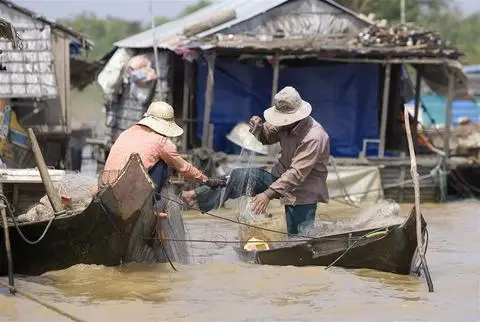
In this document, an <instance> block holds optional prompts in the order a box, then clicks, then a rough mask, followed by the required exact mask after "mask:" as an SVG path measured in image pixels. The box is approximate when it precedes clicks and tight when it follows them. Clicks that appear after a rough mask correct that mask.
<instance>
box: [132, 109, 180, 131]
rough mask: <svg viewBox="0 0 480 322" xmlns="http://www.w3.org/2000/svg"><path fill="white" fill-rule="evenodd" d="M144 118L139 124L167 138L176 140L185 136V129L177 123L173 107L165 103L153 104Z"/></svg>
mask: <svg viewBox="0 0 480 322" xmlns="http://www.w3.org/2000/svg"><path fill="white" fill-rule="evenodd" d="M143 116H144V118H143V119H141V120H140V121H138V122H137V124H140V125H144V126H146V127H148V128H150V129H152V130H153V131H155V132H157V133H159V134H161V135H164V136H166V137H170V138H174V137H178V136H180V135H182V134H183V129H182V128H181V127H180V126H178V125H177V123H175V116H174V111H173V107H172V106H170V104H167V103H165V102H152V103H151V104H150V106H149V107H148V110H147V112H146V113H145V114H144V115H143Z"/></svg>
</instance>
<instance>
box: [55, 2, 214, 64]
mask: <svg viewBox="0 0 480 322" xmlns="http://www.w3.org/2000/svg"><path fill="white" fill-rule="evenodd" d="M210 4H211V1H208V0H199V1H197V2H196V3H194V4H192V5H189V6H186V7H185V8H184V9H183V10H182V11H181V12H180V13H179V14H178V15H177V16H176V17H174V18H173V19H177V18H181V17H183V16H186V15H189V14H191V13H193V12H195V11H197V10H200V9H202V8H204V7H206V6H208V5H210ZM171 20H172V18H168V17H164V16H158V17H155V25H156V26H159V25H162V24H165V23H167V22H170V21H171ZM61 23H63V24H65V25H67V26H69V27H72V28H73V29H75V30H76V31H79V32H81V33H84V34H86V35H87V36H89V37H90V38H91V39H92V40H93V42H94V43H95V48H94V49H93V51H92V53H91V56H92V58H94V59H98V58H101V57H102V56H103V55H105V54H106V53H107V52H109V51H110V50H111V49H112V45H113V43H115V42H117V41H119V40H122V39H125V38H127V37H129V36H132V35H135V34H138V33H140V32H142V31H144V30H147V29H150V28H151V22H150V21H129V20H125V19H121V18H115V17H107V18H100V17H97V16H96V15H95V14H94V13H91V12H82V13H80V14H79V15H77V16H75V17H73V18H72V19H68V20H63V21H61Z"/></svg>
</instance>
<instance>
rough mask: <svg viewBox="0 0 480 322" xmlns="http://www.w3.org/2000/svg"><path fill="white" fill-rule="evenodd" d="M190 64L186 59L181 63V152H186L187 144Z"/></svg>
mask: <svg viewBox="0 0 480 322" xmlns="http://www.w3.org/2000/svg"><path fill="white" fill-rule="evenodd" d="M190 64H191V63H189V62H188V61H187V60H185V61H184V64H183V66H184V67H183V68H184V71H183V107H182V124H183V136H182V150H181V151H182V153H186V152H187V144H188V134H189V133H188V129H189V124H190V123H189V121H188V117H189V115H188V110H189V109H188V108H189V103H190V100H189V98H190V86H189V85H190V77H191V76H190V74H191V73H190Z"/></svg>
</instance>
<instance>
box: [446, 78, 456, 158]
mask: <svg viewBox="0 0 480 322" xmlns="http://www.w3.org/2000/svg"><path fill="white" fill-rule="evenodd" d="M454 96H455V75H454V74H453V72H451V71H449V73H448V97H447V108H446V109H445V114H446V115H445V136H444V143H443V151H444V152H445V158H447V159H448V157H449V156H450V130H451V127H452V102H453V97H454Z"/></svg>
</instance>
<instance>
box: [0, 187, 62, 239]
mask: <svg viewBox="0 0 480 322" xmlns="http://www.w3.org/2000/svg"><path fill="white" fill-rule="evenodd" d="M0 199H2V200H3V201H4V202H5V204H6V205H7V209H8V214H9V216H10V218H11V219H12V221H13V224H14V226H15V229H16V230H17V232H18V234H19V235H20V237H21V238H22V239H23V240H24V241H25V242H26V243H27V244H30V245H36V244H38V243H39V242H41V241H42V239H43V238H45V236H46V235H47V232H48V230H49V229H50V226H51V225H52V223H53V220H54V219H55V215H54V216H53V217H52V218H50V220H49V221H48V224H47V226H46V227H45V229H44V231H43V233H42V234H41V235H40V237H38V238H37V239H36V240H34V241H31V240H30V239H28V238H27V237H25V235H24V234H23V232H22V230H21V229H20V225H19V224H18V221H17V218H16V217H15V215H14V212H13V209H12V206H11V204H10V202H9V201H8V199H7V197H5V195H4V194H0Z"/></svg>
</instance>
